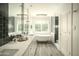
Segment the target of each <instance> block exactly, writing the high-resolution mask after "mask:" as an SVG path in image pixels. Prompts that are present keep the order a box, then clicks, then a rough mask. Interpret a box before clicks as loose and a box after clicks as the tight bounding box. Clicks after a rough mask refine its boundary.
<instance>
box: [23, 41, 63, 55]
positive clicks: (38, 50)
mask: <svg viewBox="0 0 79 59" xmlns="http://www.w3.org/2000/svg"><path fill="white" fill-rule="evenodd" d="M23 56H63V54H62V53H61V52H60V51H59V50H58V49H57V48H56V47H55V46H54V45H53V44H52V43H37V42H36V41H34V40H33V41H32V43H31V44H30V45H29V47H28V48H27V50H26V51H25V52H24V54H23Z"/></svg>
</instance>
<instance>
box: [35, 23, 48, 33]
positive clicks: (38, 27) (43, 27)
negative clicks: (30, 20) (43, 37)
mask: <svg viewBox="0 0 79 59" xmlns="http://www.w3.org/2000/svg"><path fill="white" fill-rule="evenodd" d="M47 30H48V24H35V31H39V32H40V31H47Z"/></svg>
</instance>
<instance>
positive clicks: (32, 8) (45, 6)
mask: <svg viewBox="0 0 79 59" xmlns="http://www.w3.org/2000/svg"><path fill="white" fill-rule="evenodd" d="M65 5H67V4H64V3H28V4H24V13H25V14H27V9H29V15H30V16H36V14H47V15H48V16H55V15H59V14H60V13H61V12H62V8H63V7H64V6H65ZM20 13H21V4H20V3H19V4H18V3H16V4H15V3H13V4H12V3H10V4H9V16H16V14H20Z"/></svg>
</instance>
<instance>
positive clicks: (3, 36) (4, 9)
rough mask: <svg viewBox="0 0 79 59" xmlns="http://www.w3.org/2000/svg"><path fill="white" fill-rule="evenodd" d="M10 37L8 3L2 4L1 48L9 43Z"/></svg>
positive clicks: (0, 8) (0, 14) (0, 17)
mask: <svg viewBox="0 0 79 59" xmlns="http://www.w3.org/2000/svg"><path fill="white" fill-rule="evenodd" d="M7 37H8V3H0V46H1V45H4V44H5V43H7V42H8V41H9V39H7Z"/></svg>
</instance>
